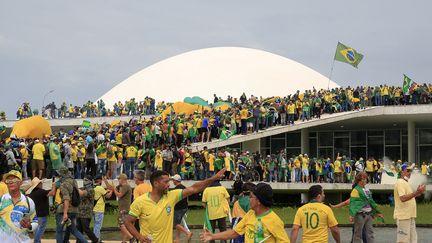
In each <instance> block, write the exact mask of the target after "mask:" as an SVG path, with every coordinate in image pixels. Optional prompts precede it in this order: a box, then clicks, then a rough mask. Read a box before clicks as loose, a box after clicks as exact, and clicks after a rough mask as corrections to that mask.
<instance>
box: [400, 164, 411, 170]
mask: <svg viewBox="0 0 432 243" xmlns="http://www.w3.org/2000/svg"><path fill="white" fill-rule="evenodd" d="M405 169H406V170H412V168H411V167H409V166H408V165H405V164H404V165H402V166H401V170H405Z"/></svg>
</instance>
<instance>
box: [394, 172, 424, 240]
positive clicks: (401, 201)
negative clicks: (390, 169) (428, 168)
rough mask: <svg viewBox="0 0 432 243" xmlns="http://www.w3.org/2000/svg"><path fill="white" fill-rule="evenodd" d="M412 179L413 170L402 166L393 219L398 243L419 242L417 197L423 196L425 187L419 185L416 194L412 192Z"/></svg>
mask: <svg viewBox="0 0 432 243" xmlns="http://www.w3.org/2000/svg"><path fill="white" fill-rule="evenodd" d="M410 177H411V168H410V167H408V166H407V165H402V166H401V172H400V178H399V179H398V180H397V182H396V184H395V188H394V200H395V209H394V214H393V217H394V219H395V220H396V225H397V242H398V243H399V242H401V243H402V242H404V243H405V242H406V243H411V242H412V243H414V242H417V231H416V223H415V219H416V217H417V205H416V200H415V198H416V197H419V196H421V195H422V194H423V193H424V192H425V190H426V186H425V185H419V186H418V187H417V190H416V191H415V192H413V191H412V189H411V186H410V185H409V183H408V180H409V179H410Z"/></svg>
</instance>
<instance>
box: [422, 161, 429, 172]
mask: <svg viewBox="0 0 432 243" xmlns="http://www.w3.org/2000/svg"><path fill="white" fill-rule="evenodd" d="M421 173H422V175H427V174H428V166H427V164H426V162H423V163H422V166H421Z"/></svg>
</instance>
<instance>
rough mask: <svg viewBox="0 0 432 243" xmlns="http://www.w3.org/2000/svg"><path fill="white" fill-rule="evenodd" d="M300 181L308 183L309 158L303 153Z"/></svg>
mask: <svg viewBox="0 0 432 243" xmlns="http://www.w3.org/2000/svg"><path fill="white" fill-rule="evenodd" d="M301 171H302V182H303V183H309V158H308V155H307V154H304V155H303V158H302V160H301Z"/></svg>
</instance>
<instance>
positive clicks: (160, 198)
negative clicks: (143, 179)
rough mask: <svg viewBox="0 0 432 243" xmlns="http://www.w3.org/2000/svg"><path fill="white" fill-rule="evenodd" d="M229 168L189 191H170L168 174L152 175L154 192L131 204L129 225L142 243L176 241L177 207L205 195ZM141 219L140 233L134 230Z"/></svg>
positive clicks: (127, 226) (127, 220)
mask: <svg viewBox="0 0 432 243" xmlns="http://www.w3.org/2000/svg"><path fill="white" fill-rule="evenodd" d="M224 173H225V169H223V170H221V171H219V172H218V173H217V174H216V175H214V176H213V177H211V178H209V179H207V180H204V181H200V182H197V183H195V184H193V185H192V186H190V187H187V188H186V189H183V190H181V189H177V190H172V191H168V189H169V186H170V184H169V181H170V177H169V174H168V172H165V171H155V172H154V173H153V174H152V175H151V176H150V183H151V184H152V188H153V190H152V191H151V192H149V193H148V196H143V197H139V198H137V199H136V200H135V201H134V202H133V203H132V205H131V207H130V211H129V215H128V216H127V218H126V221H125V226H126V228H127V229H128V230H129V232H131V234H132V235H133V236H134V237H135V238H136V239H137V240H138V241H139V242H153V241H154V242H172V240H173V236H172V233H173V230H172V229H173V221H174V206H175V205H176V204H177V202H179V201H180V200H181V199H183V198H187V197H189V196H190V195H193V194H196V193H199V192H202V191H203V190H204V189H205V188H206V187H208V186H209V185H210V184H212V183H213V182H214V181H216V180H220V179H222V178H223V176H224ZM137 219H138V220H139V223H140V232H138V231H137V230H136V228H135V227H134V222H135V221H136V220H137Z"/></svg>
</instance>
